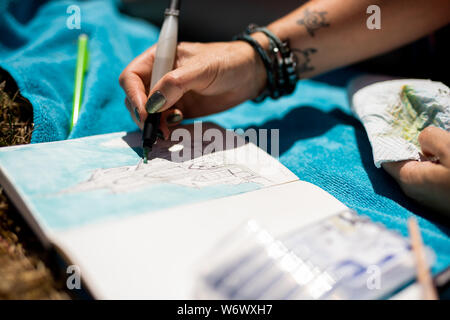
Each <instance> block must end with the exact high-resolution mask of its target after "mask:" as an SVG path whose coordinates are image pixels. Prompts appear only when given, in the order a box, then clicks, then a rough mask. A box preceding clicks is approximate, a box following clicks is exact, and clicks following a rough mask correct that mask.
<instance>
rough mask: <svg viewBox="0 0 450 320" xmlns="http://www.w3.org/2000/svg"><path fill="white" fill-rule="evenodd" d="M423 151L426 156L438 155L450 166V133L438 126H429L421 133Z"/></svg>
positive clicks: (442, 161)
mask: <svg viewBox="0 0 450 320" xmlns="http://www.w3.org/2000/svg"><path fill="white" fill-rule="evenodd" d="M419 143H420V146H421V148H422V152H423V154H424V155H426V156H436V157H438V158H439V161H440V163H442V164H443V165H444V166H446V167H447V168H450V133H449V132H447V131H445V130H443V129H440V128H436V127H432V126H430V127H427V128H425V129H424V130H423V131H422V132H421V133H420V135H419Z"/></svg>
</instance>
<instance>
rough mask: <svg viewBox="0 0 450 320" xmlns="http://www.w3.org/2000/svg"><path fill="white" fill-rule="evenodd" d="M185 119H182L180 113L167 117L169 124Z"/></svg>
mask: <svg viewBox="0 0 450 320" xmlns="http://www.w3.org/2000/svg"><path fill="white" fill-rule="evenodd" d="M182 119H183V118H182V117H181V114H179V113H172V114H171V115H169V116H167V119H166V120H167V123H170V124H172V123H177V122H178V121H181V120H182Z"/></svg>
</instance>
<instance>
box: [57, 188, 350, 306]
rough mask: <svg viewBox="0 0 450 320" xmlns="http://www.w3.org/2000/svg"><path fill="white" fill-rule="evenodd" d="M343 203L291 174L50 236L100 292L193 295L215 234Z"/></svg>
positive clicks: (289, 220)
mask: <svg viewBox="0 0 450 320" xmlns="http://www.w3.org/2000/svg"><path fill="white" fill-rule="evenodd" d="M345 208H346V207H345V206H344V205H343V204H342V203H341V202H339V201H338V200H336V199H335V198H333V197H332V196H331V195H329V194H328V193H326V192H325V191H323V190H322V189H320V188H318V187H316V186H314V185H312V184H309V183H307V182H302V181H296V182H291V183H286V184H282V185H279V186H274V187H270V188H263V189H260V190H257V191H252V192H248V193H245V194H240V195H236V196H231V197H228V198H222V199H216V200H210V201H207V202H203V203H196V204H191V205H188V206H183V207H177V208H171V209H167V210H163V211H160V212H157V213H150V214H143V215H138V216H133V217H129V218H126V219H122V220H120V221H110V222H108V223H102V224H94V225H89V226H85V227H81V228H77V229H73V230H69V231H67V232H58V233H55V234H54V235H53V239H54V241H55V242H56V243H58V244H59V246H60V247H61V248H62V249H63V250H64V251H65V252H66V253H67V254H68V256H69V258H70V259H71V261H72V262H73V263H74V264H77V265H78V266H79V267H80V269H81V274H82V277H83V278H84V280H85V281H87V283H89V285H90V288H91V290H92V293H93V294H94V296H95V297H96V298H100V299H190V298H193V291H194V286H195V283H194V281H195V277H196V274H195V272H196V270H197V268H198V266H199V263H205V264H207V263H208V261H207V260H204V257H205V255H207V254H208V252H210V250H212V248H214V246H215V245H216V243H217V241H218V240H221V238H222V237H223V236H225V235H227V234H228V233H229V232H231V231H233V230H234V229H236V228H238V227H239V226H240V225H241V224H243V223H245V222H246V221H247V220H248V219H251V218H253V219H255V220H256V221H258V222H260V223H261V224H262V225H264V226H267V228H268V230H269V231H270V232H272V233H273V234H274V235H277V234H282V233H286V232H289V231H290V230H293V229H296V228H299V227H301V226H305V225H307V224H310V223H312V222H314V221H317V220H319V219H323V218H325V217H328V216H330V215H333V214H336V213H337V212H339V211H341V210H344V209H345Z"/></svg>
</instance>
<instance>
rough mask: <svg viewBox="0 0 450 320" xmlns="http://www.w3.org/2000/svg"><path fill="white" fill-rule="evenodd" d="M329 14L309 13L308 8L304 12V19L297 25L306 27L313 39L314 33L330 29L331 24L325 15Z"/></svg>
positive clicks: (320, 12)
mask: <svg viewBox="0 0 450 320" xmlns="http://www.w3.org/2000/svg"><path fill="white" fill-rule="evenodd" d="M327 13H328V12H326V11H314V10H313V11H309V9H308V8H306V9H305V10H304V11H303V17H302V18H301V19H300V20H297V24H299V25H301V26H305V28H306V30H307V31H308V33H309V35H310V36H311V37H314V32H316V31H317V30H319V29H320V28H322V27H329V26H330V24H329V23H328V22H327V20H326V18H325V15H326V14H327Z"/></svg>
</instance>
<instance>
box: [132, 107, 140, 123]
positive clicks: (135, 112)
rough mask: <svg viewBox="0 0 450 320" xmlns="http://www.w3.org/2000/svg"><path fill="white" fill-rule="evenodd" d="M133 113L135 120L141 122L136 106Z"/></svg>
mask: <svg viewBox="0 0 450 320" xmlns="http://www.w3.org/2000/svg"><path fill="white" fill-rule="evenodd" d="M134 115H135V116H136V119H137V121H139V122H141V116H140V115H139V111H138V109H137V108H134Z"/></svg>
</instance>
